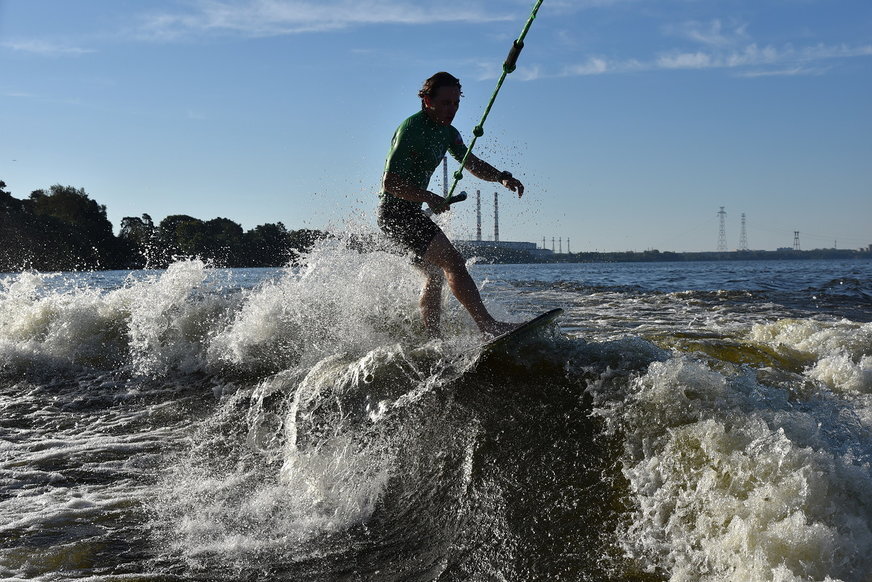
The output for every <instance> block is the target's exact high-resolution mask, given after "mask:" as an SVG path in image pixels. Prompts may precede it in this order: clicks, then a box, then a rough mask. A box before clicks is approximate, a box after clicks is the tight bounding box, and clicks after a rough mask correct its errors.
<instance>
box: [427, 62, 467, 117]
mask: <svg viewBox="0 0 872 582" xmlns="http://www.w3.org/2000/svg"><path fill="white" fill-rule="evenodd" d="M440 87H457V88H458V89H460V79H458V78H457V77H455V76H454V75H452V74H451V73H446V72H445V71H442V72H439V73H436V74H435V75H433V76H432V77H430V78H429V79H427V80H426V81H424V85H423V86H422V87H421V90H420V91H418V97H420V98H421V109H423V108H424V97H432V96H433V95H435V94H436V91H438V90H439V88H440ZM461 95H463V93H461Z"/></svg>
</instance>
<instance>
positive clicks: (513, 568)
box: [0, 241, 872, 582]
mask: <svg viewBox="0 0 872 582" xmlns="http://www.w3.org/2000/svg"><path fill="white" fill-rule="evenodd" d="M470 268H471V272H472V274H473V276H474V277H475V279H476V281H477V282H478V283H479V284H480V287H481V289H482V292H483V295H484V297H485V298H486V302H487V304H488V305H489V307H490V309H491V310H492V311H493V312H494V313H495V314H496V315H497V316H499V317H502V318H505V319H510V320H515V321H521V320H523V319H526V318H528V317H531V316H533V315H535V314H537V313H539V312H541V311H544V310H546V309H550V308H552V307H563V308H564V309H565V310H566V313H565V314H564V316H563V317H562V318H561V319H560V321H559V323H560V326H559V329H555V330H553V331H551V332H549V333H546V334H545V335H543V336H542V337H540V338H537V339H535V340H533V341H531V342H529V343H527V344H525V345H523V346H519V347H517V348H515V349H513V350H511V351H509V352H507V353H494V354H488V355H484V356H482V355H481V354H480V351H479V350H478V349H477V348H478V345H479V344H480V338H479V337H478V336H477V334H476V333H475V331H474V329H473V324H472V322H471V320H470V319H469V318H468V316H467V315H466V314H465V312H463V311H462V309H461V308H460V307H459V306H458V304H457V303H456V301H455V300H454V299H453V298H452V297H450V296H448V295H446V296H445V299H444V304H445V309H446V313H445V316H444V321H443V332H444V337H443V338H442V339H439V340H430V339H428V338H426V337H425V336H424V335H423V333H422V330H421V328H420V324H419V323H418V318H417V311H416V303H417V294H418V291H419V287H420V283H421V281H420V280H419V279H418V278H417V275H416V274H415V273H414V272H413V271H412V270H411V269H410V267H409V266H408V264H407V263H406V262H405V261H404V259H403V258H402V257H396V256H393V255H388V254H384V253H369V254H358V253H357V252H355V251H350V250H348V249H347V248H345V246H344V245H342V244H340V243H338V242H337V241H322V242H321V243H320V244H319V246H318V247H316V248H315V249H314V250H313V251H312V252H311V253H310V255H309V256H308V257H307V265H306V266H305V267H302V268H287V269H261V270H222V269H212V268H209V267H208V266H206V265H204V264H203V263H202V262H199V261H182V262H177V263H175V264H173V265H172V266H171V267H170V268H169V269H167V270H165V271H141V272H97V273H55V274H38V273H12V274H5V275H0V410H2V415H0V577H2V578H4V579H10V580H24V579H27V580H31V579H35V580H71V579H88V580H107V581H108V580H124V581H134V580H135V581H139V580H142V581H158V580H306V581H309V580H312V581H319V580H323V581H328V580H330V581H332V580H348V581H357V580H361V581H363V580H383V581H417V580H420V581H425V580H446V581H453V580H458V581H460V580H476V581H477V580H482V581H484V580H512V581H515V580H521V581H528V580H549V581H552V580H572V581H577V580H615V581H618V580H620V581H624V580H644V581H650V580H674V581H679V580H712V581H714V580H723V581H727V580H730V581H733V580H778V581H793V580H796V581H799V580H803V581H805V580H843V581H852V582H868V581H870V580H872V574H870V573H872V471H870V462H872V323H870V322H872V262H869V261H854V262H845V261H789V262H713V263H681V264H679V263H639V264H566V265H563V264H549V265H481V264H474V263H471V264H470Z"/></svg>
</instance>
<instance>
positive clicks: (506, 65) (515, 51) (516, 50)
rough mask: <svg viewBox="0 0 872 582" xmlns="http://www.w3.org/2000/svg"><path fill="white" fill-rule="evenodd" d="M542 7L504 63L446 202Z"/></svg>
mask: <svg viewBox="0 0 872 582" xmlns="http://www.w3.org/2000/svg"><path fill="white" fill-rule="evenodd" d="M541 5H542V0H537V2H536V5H535V6H534V7H533V11H532V12H530V18H528V19H527V23H526V24H525V25H524V29H523V30H522V31H521V36H519V37H518V39H517V40H515V41H514V42H513V43H512V48H511V50H509V56H507V57H506V62H505V63H503V74H502V75H500V79H499V81H497V88H496V89H494V94H493V95H491V98H490V102H489V103H488V104H487V107H485V109H484V115H482V116H481V121H480V122H479V123H478V125H476V126H475V129H473V130H472V134H473V138H472V142H470V144H469V147H468V148H466V153H465V154H464V155H463V161H461V162H460V169H458V170H457V171H456V172H454V183H453V184H451V190H449V191H448V198H447V199H446V202H448V203H449V204H450V203H451V202H454V200H452V196H451V195H452V194H454V189H455V188H456V187H457V182H458V181H460V180H461V179H462V178H463V168H465V167H466V158H468V157H469V154H470V153H471V152H472V148H473V146H474V145H475V141H476V140H477V139H478V138H480V137H481V136H483V135H484V122H485V120H486V119H487V116H488V113H490V110H491V107H493V105H494V101H496V100H497V94H498V93H499V92H500V87H502V86H503V81H505V80H506V76H507V75H508V74H509V73H511V72H513V71H514V70H515V66H516V65H517V62H518V57H519V56H520V55H521V49H523V48H524V37H525V36H527V31H528V30H530V25H531V24H533V20H534V19H535V18H536V12H538V10H539V6H541ZM458 202H459V201H458Z"/></svg>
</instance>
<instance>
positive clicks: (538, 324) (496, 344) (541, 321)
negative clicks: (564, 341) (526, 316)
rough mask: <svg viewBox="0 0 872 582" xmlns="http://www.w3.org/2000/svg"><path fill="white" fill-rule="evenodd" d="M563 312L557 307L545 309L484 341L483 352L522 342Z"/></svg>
mask: <svg viewBox="0 0 872 582" xmlns="http://www.w3.org/2000/svg"><path fill="white" fill-rule="evenodd" d="M562 314H563V310H562V309H561V308H559V307H557V308H555V309H552V310H550V311H546V312H545V313H542V314H540V315H537V316H536V317H534V318H533V319H531V320H529V321H526V322H524V323H522V324H521V325H519V326H518V327H516V328H515V329H513V330H511V331H507V332H506V333H504V334H502V335H498V336H497V337H495V338H493V339H492V340H490V341H488V342H486V343H485V344H484V345H483V346H482V351H483V352H489V351H493V350H496V349H500V348H504V347H506V346H509V345H512V344H515V343H519V342H522V341H524V340H526V339H529V338H531V337H533V336H535V335H536V333H538V332H539V331H541V330H542V329H544V328H545V327H546V326H547V325H548V324H550V323H551V322H553V321H554V320H555V319H557V318H558V317H560V316H561V315H562Z"/></svg>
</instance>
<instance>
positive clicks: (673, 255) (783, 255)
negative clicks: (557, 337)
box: [459, 243, 872, 264]
mask: <svg viewBox="0 0 872 582" xmlns="http://www.w3.org/2000/svg"><path fill="white" fill-rule="evenodd" d="M459 248H460V250H461V252H463V253H464V254H465V255H466V256H467V257H472V256H475V257H477V258H479V259H481V260H483V261H485V262H489V263H497V264H499V263H509V264H518V263H659V262H675V263H681V262H699V261H767V260H768V261H771V260H777V261H798V260H799V261H802V260H822V259H823V260H847V259H861V260H870V259H872V249H868V250H854V249H813V250H808V251H795V250H792V249H790V250H778V251H709V252H672V251H658V250H650V251H624V252H579V253H554V254H551V255H542V254H538V253H532V252H529V251H525V250H517V249H507V248H501V247H499V246H497V245H483V244H480V243H479V244H478V245H476V246H475V248H474V249H473V248H472V247H464V246H463V245H462V244H461V245H459Z"/></svg>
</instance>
